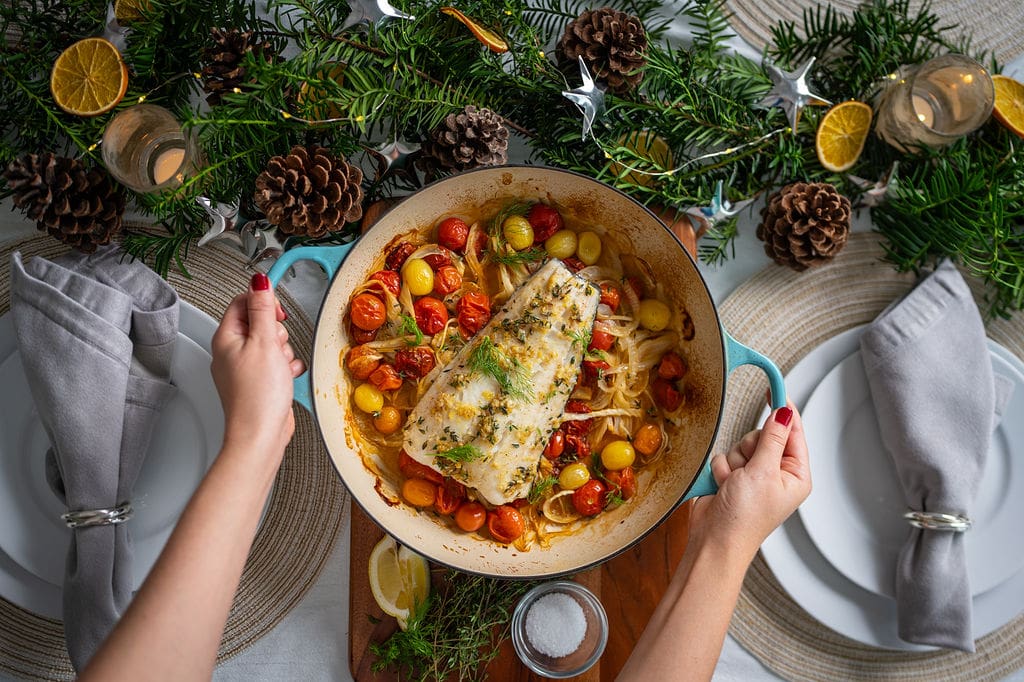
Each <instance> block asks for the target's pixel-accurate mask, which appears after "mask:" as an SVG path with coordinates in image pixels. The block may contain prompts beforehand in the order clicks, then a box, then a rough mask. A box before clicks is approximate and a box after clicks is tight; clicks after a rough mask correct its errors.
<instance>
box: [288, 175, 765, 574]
mask: <svg viewBox="0 0 1024 682" xmlns="http://www.w3.org/2000/svg"><path fill="white" fill-rule="evenodd" d="M505 199H507V200H508V201H509V202H511V201H537V200H543V201H546V202H548V203H551V204H553V205H556V206H559V207H566V208H568V209H569V210H575V213H576V217H577V218H578V219H581V220H582V221H583V222H584V223H585V224H587V225H590V226H592V228H591V229H594V230H596V231H598V232H599V233H602V232H603V233H604V237H603V238H607V239H612V240H613V241H615V242H616V243H617V246H618V247H619V249H620V251H621V252H622V253H632V254H634V255H636V256H637V257H639V258H642V259H644V260H645V261H646V262H647V263H648V264H649V265H650V267H651V269H652V270H653V273H654V277H655V278H656V280H657V281H658V282H661V283H663V284H664V285H665V287H664V288H665V291H666V292H667V294H668V296H669V297H670V298H671V300H670V301H669V303H670V305H671V306H672V307H673V309H674V310H677V311H682V310H685V311H687V312H688V313H689V315H690V317H691V319H692V320H693V323H694V326H695V329H696V334H695V336H694V338H693V340H692V341H689V342H684V346H683V347H684V351H685V353H686V357H687V360H688V363H689V368H690V369H689V373H688V375H687V379H686V383H687V404H686V407H685V408H684V418H683V423H682V425H681V426H680V427H679V428H673V429H672V430H671V431H670V433H669V447H668V451H667V453H666V454H665V456H664V459H663V460H662V461H661V462H660V463H659V464H658V466H657V467H656V468H655V469H654V471H653V472H642V473H641V474H640V478H639V486H640V494H639V495H637V496H636V497H634V498H633V499H631V500H629V502H628V503H626V504H624V505H622V506H621V507H619V508H618V509H615V510H611V511H606V512H603V513H601V514H600V515H598V516H596V517H594V518H593V519H591V520H590V521H589V522H588V523H587V524H586V525H585V527H584V528H583V529H582V530H581V531H579V532H578V533H575V534H573V535H568V536H562V537H558V538H555V539H554V540H553V542H552V544H551V546H550V547H548V548H542V547H539V546H534V547H533V548H532V549H531V550H530V551H527V552H523V551H519V550H517V549H516V548H515V547H513V546H505V545H501V544H498V543H496V542H493V541H491V540H490V539H487V538H484V537H480V536H479V535H477V534H469V533H463V532H461V531H459V530H458V529H457V528H455V527H454V524H447V525H446V524H445V523H444V522H443V521H441V520H440V519H438V518H437V517H436V516H435V515H434V514H433V513H432V512H429V511H428V512H421V511H417V510H415V509H413V508H412V507H410V506H408V505H405V504H402V503H399V502H398V501H399V499H400V497H399V494H398V485H399V484H400V478H399V476H398V472H397V470H395V469H394V466H395V465H394V463H392V464H390V465H387V464H386V463H384V462H382V461H380V460H379V458H374V457H372V456H369V455H368V454H367V453H366V452H365V451H363V452H361V450H360V448H361V446H360V445H359V443H360V439H358V438H356V437H355V434H354V433H353V426H352V424H353V420H352V418H351V415H350V412H351V410H352V409H354V408H353V407H352V404H351V400H350V398H349V396H350V394H351V388H352V387H351V386H350V381H349V377H348V375H347V372H346V371H345V370H344V368H343V367H342V366H341V364H339V357H344V356H343V352H344V350H345V349H346V348H348V347H349V346H350V345H351V344H350V342H349V339H348V332H347V325H346V324H344V315H345V311H346V309H347V306H348V302H349V298H350V297H351V293H352V291H353V289H354V288H355V287H356V286H357V285H359V284H360V283H362V282H363V281H364V280H365V279H366V277H367V276H368V275H369V274H370V273H371V272H373V270H374V268H375V266H374V263H375V261H378V259H379V257H380V255H381V254H382V253H384V252H385V250H386V249H387V248H388V247H389V245H393V243H394V242H395V240H396V238H399V237H400V235H404V234H407V233H408V232H410V231H412V230H414V229H423V228H427V227H432V226H434V225H436V224H437V223H438V222H439V221H440V220H441V219H442V218H444V217H447V216H449V215H453V214H454V215H459V214H461V215H467V214H468V215H473V214H475V212H476V209H477V207H481V206H484V205H495V204H496V203H500V202H501V201H502V200H505ZM496 200H497V202H496ZM298 260H313V261H316V262H317V263H319V264H320V265H321V266H322V267H323V268H324V269H325V270H326V271H327V273H328V275H329V276H330V277H331V278H332V281H331V284H330V286H329V288H328V291H327V294H326V296H325V298H324V302H323V305H322V307H321V309H320V315H319V319H318V321H317V324H316V330H315V334H314V340H313V352H312V361H311V366H310V370H309V372H308V376H307V375H303V376H301V377H299V379H297V380H296V385H295V396H296V400H297V401H298V402H300V403H301V404H302V405H303V406H305V407H306V408H307V409H310V410H311V411H312V412H313V414H314V416H315V419H316V421H317V424H318V427H319V430H320V433H321V434H322V436H323V439H324V443H325V444H326V447H327V452H328V454H329V456H330V458H331V461H332V462H333V464H334V466H335V468H336V469H337V470H338V473H339V474H340V476H341V479H342V481H343V482H344V484H345V486H346V487H347V488H348V490H349V492H350V493H351V495H352V498H353V499H354V500H355V501H356V502H357V503H358V504H359V505H360V506H361V507H362V508H363V510H364V511H365V512H366V513H367V515H369V517H370V518H372V519H373V520H374V521H376V522H377V524H379V525H380V526H381V527H382V528H383V529H384V530H385V531H387V532H388V533H390V534H391V535H392V536H394V537H395V539H397V540H398V541H399V542H401V543H402V544H404V545H406V546H408V547H409V548H411V549H413V550H415V551H416V552H419V553H420V554H422V555H424V556H426V557H427V558H429V559H431V560H432V561H435V562H438V563H441V564H445V565H447V566H451V567H453V568H456V569H459V570H463V571H467V572H471V573H478V574H483V575H489V576H497V577H506V578H538V577H555V576H560V575H566V574H571V573H575V572H577V571H580V570H583V569H585V568H588V567H590V566H593V565H596V564H598V563H600V562H603V561H605V560H607V559H610V558H611V557H613V556H615V555H616V554H618V553H619V552H622V551H623V550H625V549H627V548H628V547H630V546H631V545H632V544H634V543H635V542H637V541H639V540H640V539H641V538H643V536H644V535H646V534H647V533H648V532H650V531H651V530H652V529H654V528H655V526H657V525H658V524H659V523H661V522H662V521H663V520H664V519H666V518H667V517H668V515H669V514H670V513H671V512H672V511H673V510H674V509H675V508H676V507H677V506H678V505H679V504H680V503H682V502H683V501H685V500H687V499H689V498H691V497H695V496H698V495H706V494H711V493H714V492H715V484H714V479H713V478H712V477H711V473H710V467H709V465H708V458H709V451H710V449H711V445H712V443H713V442H714V439H715V433H716V431H717V430H718V425H719V420H720V418H721V412H722V406H723V403H724V399H725V385H726V377H727V376H728V373H729V372H730V371H731V370H732V369H733V368H735V367H737V366H739V365H742V364H753V365H757V366H758V367H761V368H762V369H764V370H765V371H766V372H767V374H768V377H769V384H770V387H771V393H772V403H773V405H775V406H781V405H783V404H785V397H784V389H783V385H782V376H781V374H780V373H779V371H778V369H777V368H776V367H775V365H774V364H772V363H771V361H770V360H768V359H767V358H765V357H764V356H762V355H760V354H759V353H756V352H755V351H752V350H751V349H749V348H747V347H746V346H743V345H741V344H739V343H738V342H736V341H735V340H733V339H732V338H731V337H730V336H729V335H728V334H727V333H726V332H725V331H724V330H723V329H722V327H721V325H720V323H719V319H718V314H717V313H716V311H715V306H714V303H713V301H712V299H711V294H710V293H709V292H708V289H707V286H706V285H705V283H704V280H703V279H702V278H701V275H700V273H699V272H698V271H697V267H696V265H695V264H694V262H693V260H692V259H691V258H690V256H689V254H688V253H687V252H686V250H685V249H684V248H683V247H682V245H681V244H680V243H679V241H678V240H677V239H676V237H675V236H674V235H673V234H672V233H671V232H670V231H669V230H668V228H666V227H665V225H664V224H663V223H662V222H661V221H659V220H658V218H656V217H655V216H654V214H652V213H651V212H650V211H648V210H647V209H646V208H644V207H643V206H641V205H640V204H639V203H637V202H635V201H634V200H632V199H630V198H629V197H627V196H626V195H625V194H622V193H621V192H619V191H617V190H615V189H613V188H611V187H609V186H607V185H604V184H602V183H600V182H597V181H595V180H592V179H590V178H587V177H585V176H582V175H578V174H575V173H570V172H567V171H562V170H557V169H552V168H546V167H538V166H499V167H490V168H485V169H479V170H475V171H470V172H466V173H462V174H460V175H456V176H453V177H449V178H446V179H444V180H441V181H438V182H436V183H434V184H432V185H429V186H427V187H424V188H423V189H421V190H420V191H418V192H417V193H415V194H413V195H411V196H409V197H408V198H406V199H405V200H404V201H402V202H401V203H400V204H398V205H397V206H396V207H394V208H392V209H391V210H390V211H389V212H388V213H386V214H385V215H384V216H383V217H382V218H381V219H380V221H379V222H378V223H377V224H375V225H374V227H373V229H371V230H369V231H368V232H367V234H366V235H364V236H363V237H361V238H360V239H359V240H358V241H357V242H355V243H354V244H347V245H344V246H333V247H299V248H295V249H292V250H290V251H287V252H285V254H284V255H283V256H281V258H280V259H279V260H278V261H277V263H275V264H274V266H273V268H271V271H270V273H269V274H270V279H271V281H272V282H274V283H275V284H276V283H277V282H278V280H279V279H280V278H281V276H282V275H283V274H284V273H285V272H287V270H288V268H289V267H290V266H291V265H293V264H294V263H295V262H296V261H298ZM538 454H539V453H538ZM364 457H365V458H366V460H367V461H366V462H364ZM367 464H369V466H368V465H367ZM374 469H375V470H374Z"/></svg>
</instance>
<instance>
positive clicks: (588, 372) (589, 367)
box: [582, 360, 612, 384]
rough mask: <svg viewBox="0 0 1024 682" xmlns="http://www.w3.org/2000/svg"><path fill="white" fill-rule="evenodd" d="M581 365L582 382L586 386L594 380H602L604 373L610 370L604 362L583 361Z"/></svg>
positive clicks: (609, 366)
mask: <svg viewBox="0 0 1024 682" xmlns="http://www.w3.org/2000/svg"><path fill="white" fill-rule="evenodd" d="M582 364H583V380H584V383H587V384H592V383H594V382H595V381H596V380H598V379H602V378H604V373H605V372H607V371H608V370H610V369H611V368H612V366H611V365H609V364H608V363H607V362H605V361H604V360H584V361H583V363H582Z"/></svg>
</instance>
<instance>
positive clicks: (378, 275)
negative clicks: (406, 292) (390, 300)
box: [370, 270, 402, 296]
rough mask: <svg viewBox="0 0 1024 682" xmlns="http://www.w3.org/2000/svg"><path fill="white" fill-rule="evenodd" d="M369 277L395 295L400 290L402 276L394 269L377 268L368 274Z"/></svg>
mask: <svg viewBox="0 0 1024 682" xmlns="http://www.w3.org/2000/svg"><path fill="white" fill-rule="evenodd" d="M370 279H371V280H373V281H375V282H380V283H381V285H382V286H383V287H384V288H385V289H387V290H388V291H390V292H391V293H392V294H394V295H395V296H398V294H399V293H400V292H401V291H402V278H401V277H400V276H399V274H398V273H397V272H395V271H394V270H378V271H377V272H375V273H373V274H372V275H370Z"/></svg>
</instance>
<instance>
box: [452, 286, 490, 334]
mask: <svg viewBox="0 0 1024 682" xmlns="http://www.w3.org/2000/svg"><path fill="white" fill-rule="evenodd" d="M455 314H456V317H457V318H458V321H459V331H460V332H462V337H463V338H466V339H468V338H470V337H472V336H473V335H474V334H476V333H477V332H478V331H480V330H481V329H482V328H483V326H484V325H485V324H487V322H488V320H490V319H491V299H490V298H489V297H488V296H487V294H482V293H480V292H479V291H470V292H467V293H466V295H465V296H463V297H462V298H460V299H459V302H458V303H456V304H455Z"/></svg>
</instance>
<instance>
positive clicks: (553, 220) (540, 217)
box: [526, 204, 565, 244]
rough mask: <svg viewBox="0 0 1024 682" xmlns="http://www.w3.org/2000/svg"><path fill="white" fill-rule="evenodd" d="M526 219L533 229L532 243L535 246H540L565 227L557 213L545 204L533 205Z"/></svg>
mask: <svg viewBox="0 0 1024 682" xmlns="http://www.w3.org/2000/svg"><path fill="white" fill-rule="evenodd" d="M526 219H527V220H529V221H530V227H532V228H533V241H534V243H535V244H540V243H541V242H543V241H545V240H546V239H547V238H548V237H550V236H551V235H553V234H554V233H555V232H558V231H559V230H561V229H562V228H563V227H564V226H565V222H564V221H563V220H562V216H561V215H559V213H558V211H556V210H555V209H553V208H551V207H550V206H548V205H547V204H534V205H533V206H531V207H530V212H529V213H527V214H526Z"/></svg>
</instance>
